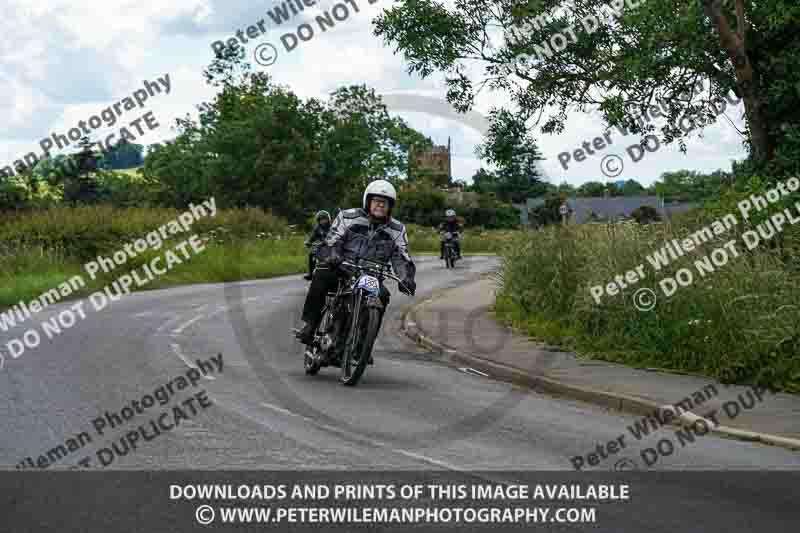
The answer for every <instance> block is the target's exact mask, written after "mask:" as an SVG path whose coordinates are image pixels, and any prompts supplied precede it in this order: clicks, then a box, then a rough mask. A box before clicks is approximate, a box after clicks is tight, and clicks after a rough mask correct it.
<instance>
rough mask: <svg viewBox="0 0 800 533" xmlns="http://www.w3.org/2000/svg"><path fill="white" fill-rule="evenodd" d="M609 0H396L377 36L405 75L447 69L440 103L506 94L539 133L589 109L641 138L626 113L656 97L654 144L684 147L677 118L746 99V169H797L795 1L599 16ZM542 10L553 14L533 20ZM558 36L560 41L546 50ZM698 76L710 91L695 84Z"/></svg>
mask: <svg viewBox="0 0 800 533" xmlns="http://www.w3.org/2000/svg"><path fill="white" fill-rule="evenodd" d="M611 4H612V0H573V1H571V2H565V1H560V0H523V1H502V2H497V1H495V0H464V1H459V2H456V4H455V7H454V8H452V9H448V8H447V7H445V5H443V4H441V3H439V2H435V1H434V0H405V1H400V2H399V3H397V4H396V5H395V7H392V8H391V9H388V10H386V11H384V13H383V14H382V15H381V16H380V17H378V19H377V21H376V27H375V34H376V35H377V36H379V37H382V38H383V39H384V41H385V42H387V43H389V44H392V45H394V46H395V47H396V49H397V51H398V52H400V53H402V54H403V56H404V58H405V60H406V61H407V63H408V64H409V67H408V70H409V72H410V73H417V74H420V75H421V76H422V77H427V76H430V75H431V74H433V73H434V72H441V73H444V75H445V78H446V82H447V84H448V100H450V101H451V102H452V103H453V104H454V106H456V107H457V108H458V109H459V110H462V111H465V110H468V109H470V108H471V107H472V105H473V103H474V98H475V96H476V94H477V93H478V91H480V90H481V89H482V88H484V87H486V88H488V89H490V90H495V91H501V92H505V93H506V94H507V95H508V96H510V99H511V102H512V104H513V106H514V107H515V108H516V109H515V112H518V113H519V115H520V117H521V118H523V119H525V120H528V119H533V120H535V121H536V123H537V124H539V121H540V119H542V120H543V121H544V122H543V124H542V131H543V132H545V133H561V132H562V131H563V130H564V126H565V122H566V120H567V117H568V115H569V113H570V112H572V111H584V110H585V109H586V108H587V107H590V106H591V107H595V108H597V109H599V110H600V111H601V112H602V113H603V115H604V117H605V119H606V121H607V122H608V123H609V125H611V126H614V125H623V126H628V127H630V129H631V131H633V132H634V133H640V132H641V133H642V134H645V133H648V132H650V131H653V130H654V129H655V126H654V125H652V124H649V125H642V126H639V125H638V124H636V121H635V120H634V119H633V118H632V117H633V116H635V115H641V114H642V113H644V112H645V111H648V110H649V109H650V108H651V106H653V105H654V104H656V103H657V102H661V104H662V105H661V107H662V108H663V109H665V110H666V111H665V112H664V113H663V114H664V115H665V116H666V121H665V122H666V125H664V126H663V127H661V130H660V133H661V137H663V142H664V143H669V142H672V141H674V140H677V141H678V142H679V143H680V144H681V148H682V149H683V150H685V143H684V141H683V139H684V137H685V136H686V135H687V134H688V133H687V132H688V129H689V128H686V131H684V129H682V128H681V124H680V119H681V118H683V117H684V116H687V115H688V116H694V121H695V123H696V125H697V127H698V128H700V129H702V128H703V127H704V126H706V125H707V124H709V123H713V122H715V120H716V117H717V113H715V112H714V110H713V109H712V105H717V106H719V107H721V105H722V104H721V103H720V102H723V98H726V97H729V95H730V93H731V92H733V93H735V94H736V96H737V97H738V98H741V99H742V101H743V103H744V110H745V118H746V123H747V130H746V131H745V132H743V135H744V140H745V141H746V143H747V146H748V147H749V150H750V156H751V163H752V166H753V167H754V168H759V167H762V168H763V167H766V169H767V170H768V171H770V172H772V173H777V172H779V171H784V172H786V171H797V169H798V167H800V163H799V162H798V161H800V157H798V155H800V120H799V119H800V105H798V103H799V101H800V91H798V90H797V86H798V82H800V68H798V67H799V66H800V53H798V52H800V32H797V20H798V19H800V3H797V2H783V1H780V2H760V1H756V0H730V1H726V2H723V0H696V1H691V2H650V1H641V2H637V6H636V7H633V8H625V9H624V10H622V11H621V12H620V15H618V16H613V17H611V18H610V19H608V17H606V16H605V15H604V14H603V13H604V12H606V13H607V12H608V9H609V6H610V5H611ZM556 10H557V11H556ZM548 13H556V15H555V16H553V17H543V18H545V19H546V20H545V24H543V25H542V26H540V27H538V28H537V27H534V26H532V25H531V23H533V22H534V21H535V20H536V19H537V17H542V15H546V14H548ZM592 16H594V17H595V18H591V17H592ZM587 18H590V19H591V20H594V21H603V22H599V23H598V24H597V27H596V28H594V29H588V28H592V25H591V23H589V24H588V25H587V26H584V25H582V24H581V21H585V20H587ZM606 21H607V22H606ZM520 26H527V28H526V29H525V31H519V28H520ZM568 28H573V29H574V35H575V38H574V39H573V38H571V37H570V36H569V35H570V34H569V33H568V31H567V29H568ZM556 32H561V33H562V35H565V36H566V46H565V47H563V49H560V50H556V51H553V50H552V49H550V52H549V53H548V51H547V50H546V49H545V48H549V47H550V43H551V42H552V41H551V37H552V36H553V35H554V34H555V33H556ZM543 43H544V44H543ZM476 61H477V62H481V63H482V64H483V65H484V70H483V76H482V77H481V79H479V80H476V81H474V82H473V80H472V79H470V77H468V76H467V73H468V72H469V73H470V74H472V73H473V72H474V71H475V69H474V63H475V62H476ZM702 83H707V84H708V91H697V87H698V84H702Z"/></svg>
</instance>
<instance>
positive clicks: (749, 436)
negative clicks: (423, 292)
mask: <svg viewBox="0 0 800 533" xmlns="http://www.w3.org/2000/svg"><path fill="white" fill-rule="evenodd" d="M448 290H450V289H444V290H441V291H437V292H436V293H434V294H432V295H430V296H428V297H426V298H425V299H424V300H422V301H420V302H417V303H415V304H413V305H411V306H409V307H408V308H406V309H405V310H404V311H403V314H402V317H401V328H400V331H401V332H402V333H403V334H404V335H405V336H406V337H408V338H409V339H411V340H412V341H414V342H416V343H417V344H419V345H421V346H423V347H424V348H426V349H428V350H430V351H431V352H433V353H435V354H438V355H439V359H440V360H441V361H443V362H447V363H451V364H467V365H470V366H471V367H473V368H475V369H477V370H481V371H483V372H487V373H488V374H489V376H490V377H491V378H495V379H498V380H500V381H506V382H510V383H513V384H515V385H522V386H524V387H528V388H530V389H533V390H536V391H541V392H545V393H548V394H552V395H554V396H563V397H567V398H572V399H575V400H581V401H584V402H587V403H592V404H595V405H601V406H603V407H609V408H612V409H616V410H618V411H622V412H627V413H631V414H636V415H642V416H645V415H648V414H651V413H653V412H655V411H658V410H660V409H661V410H663V409H665V407H666V406H662V405H659V404H658V403H656V402H654V401H651V400H646V399H643V398H637V397H634V396H628V395H625V394H622V393H617V392H612V391H607V390H599V389H592V388H589V387H582V386H578V385H571V384H568V383H564V382H562V381H558V380H556V379H553V378H550V377H545V376H541V375H535V374H531V373H529V372H526V371H524V370H522V369H519V368H516V367H513V366H509V365H505V364H501V363H497V362H495V361H491V360H488V359H486V358H483V357H479V356H477V355H473V354H469V353H466V352H464V351H463V350H457V349H455V348H453V347H452V346H448V345H447V344H444V343H441V342H439V341H437V340H435V339H434V338H433V337H432V336H431V335H430V334H428V333H427V332H425V331H424V330H423V329H422V328H420V327H419V325H418V324H419V323H420V322H419V320H417V319H416V318H415V311H416V309H417V308H419V307H421V306H423V305H425V304H427V303H429V302H431V301H433V300H436V299H438V298H441V297H443V295H444V293H446V292H447V291H448ZM669 407H671V406H669ZM697 419H703V418H702V417H700V416H698V415H695V414H693V413H683V414H682V415H681V416H679V417H677V418H673V419H672V420H670V422H669V424H670V425H674V426H678V427H682V426H685V425H687V424H692V423H694V422H695V421H696V420H697ZM703 420H706V419H703ZM706 422H707V423H708V427H710V428H711V433H714V434H716V435H719V436H723V437H728V438H733V439H737V440H744V441H749V442H758V443H762V444H768V445H771V446H778V447H781V448H788V449H790V450H800V439H792V438H789V437H783V436H780V435H772V434H769V433H758V432H754V431H747V430H743V429H738V428H732V427H728V426H722V425H720V426H714V425H713V424H712V423H711V422H710V421H708V420H706Z"/></svg>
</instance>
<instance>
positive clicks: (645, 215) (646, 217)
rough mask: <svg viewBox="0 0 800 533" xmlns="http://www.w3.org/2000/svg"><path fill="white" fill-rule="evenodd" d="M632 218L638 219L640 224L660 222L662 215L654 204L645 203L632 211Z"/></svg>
mask: <svg viewBox="0 0 800 533" xmlns="http://www.w3.org/2000/svg"><path fill="white" fill-rule="evenodd" d="M631 218H633V219H634V220H636V222H638V223H639V224H650V223H651V222H658V221H659V220H661V215H659V214H658V211H656V209H655V208H654V207H652V206H649V205H643V206H640V207H637V208H636V209H634V210H633V211H632V212H631Z"/></svg>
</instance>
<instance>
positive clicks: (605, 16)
mask: <svg viewBox="0 0 800 533" xmlns="http://www.w3.org/2000/svg"><path fill="white" fill-rule="evenodd" d="M643 2H644V0H612V1H611V2H610V3H608V4H601V5H598V6H597V10H598V13H589V14H588V15H586V16H584V17H582V18H581V19H580V27H577V26H575V25H573V26H566V27H564V28H561V31H557V32H553V34H552V35H550V38H549V39H547V40H544V41H542V42H540V43H533V53H534V54H536V59H538V60H539V61H544V60H545V59H546V58H551V57H553V56H554V55H555V54H556V53H558V52H561V51H563V50H565V49H566V48H567V47H568V46H569V44H570V43H577V42H578V35H579V34H580V33H581V29H582V30H583V31H584V32H586V35H591V34H593V33H594V32H596V31H597V29H598V28H600V27H601V26H605V25H607V24H608V23H609V22H610V21H611V20H613V18H614V17H621V16H622V14H623V12H624V11H625V9H635V8H637V7H639V6H640V5H641V4H642V3H643ZM559 10H563V8H558V9H556V10H555V11H554V12H553V13H550V14H546V13H542V14H540V15H538V16H536V17H533V22H532V23H527V22H522V23H519V24H515V25H514V26H512V27H511V28H510V34H511V39H510V40H512V41H513V42H514V44H516V45H528V44H529V40H530V33H531V32H532V30H533V29H534V28H535V29H537V30H542V29H544V28H545V27H546V26H547V25H548V24H550V23H552V22H553V21H554V20H557V19H558V17H559V16H560V14H559V13H558V11H559ZM576 30H577V32H578V33H577V34H576ZM568 37H569V38H568ZM530 60H531V56H530V55H528V54H519V55H517V56H515V57H514V59H513V60H512V61H511V64H510V65H509V66H511V67H512V68H514V67H516V63H518V62H519V61H524V62H530Z"/></svg>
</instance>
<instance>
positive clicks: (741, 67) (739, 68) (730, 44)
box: [703, 0, 774, 160]
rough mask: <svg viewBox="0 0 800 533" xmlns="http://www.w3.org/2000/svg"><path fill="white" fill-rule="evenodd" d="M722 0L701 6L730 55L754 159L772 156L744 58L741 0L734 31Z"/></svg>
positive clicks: (749, 66)
mask: <svg viewBox="0 0 800 533" xmlns="http://www.w3.org/2000/svg"><path fill="white" fill-rule="evenodd" d="M722 3H723V0H704V1H703V8H704V10H705V13H706V15H707V16H708V17H709V18H710V19H711V21H712V23H713V24H714V27H715V28H716V29H717V31H718V32H719V38H720V42H721V44H722V47H723V48H724V49H725V51H726V52H727V53H728V56H729V57H730V58H731V62H732V63H733V67H734V69H735V72H736V86H737V87H738V89H739V93H740V94H738V95H737V96H740V97H741V98H742V100H743V101H744V109H745V114H746V116H747V124H748V126H749V127H750V141H751V143H752V146H753V154H752V156H753V158H754V159H760V160H763V159H772V157H773V155H774V154H773V152H774V147H773V146H772V142H771V139H770V137H769V128H768V123H767V122H768V121H767V116H766V114H765V113H764V107H763V105H762V103H761V98H760V97H759V96H758V87H757V86H756V85H757V84H756V81H755V79H754V76H753V65H752V64H751V63H750V58H748V57H747V52H746V49H745V28H746V23H745V20H744V0H736V19H737V20H738V28H737V31H736V32H734V31H733V30H732V29H731V27H730V24H728V19H727V18H726V17H725V14H724V13H723V12H722Z"/></svg>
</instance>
